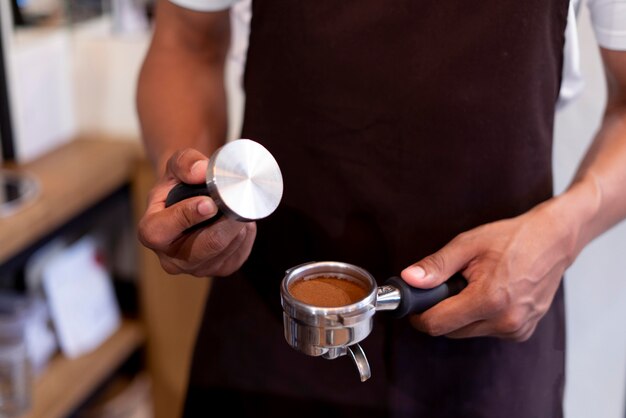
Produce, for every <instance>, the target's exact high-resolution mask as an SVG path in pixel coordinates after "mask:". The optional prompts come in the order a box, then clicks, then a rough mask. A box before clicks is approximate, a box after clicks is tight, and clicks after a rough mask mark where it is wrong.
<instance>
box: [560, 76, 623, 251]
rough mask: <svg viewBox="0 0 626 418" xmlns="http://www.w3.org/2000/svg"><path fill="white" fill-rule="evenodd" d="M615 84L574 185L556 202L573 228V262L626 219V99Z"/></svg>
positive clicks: (611, 81)
mask: <svg viewBox="0 0 626 418" xmlns="http://www.w3.org/2000/svg"><path fill="white" fill-rule="evenodd" d="M615 82H616V80H610V79H609V87H610V88H609V99H608V104H607V108H606V111H605V115H604V118H603V121H602V124H601V126H600V128H599V130H598V131H597V134H596V136H595V138H594V140H593V142H592V144H591V146H590V147H589V149H588V151H587V153H586V154H585V156H584V158H583V160H582V162H581V164H580V166H579V168H578V170H577V172H576V174H575V176H574V179H573V181H572V183H571V185H570V186H569V187H568V189H567V190H566V191H565V192H564V193H563V194H562V195H560V196H559V197H557V198H556V199H553V200H554V202H553V206H554V208H555V209H556V211H557V213H558V216H562V217H563V220H564V221H565V222H568V223H569V225H571V228H572V231H571V232H572V235H571V248H570V250H571V253H572V254H571V255H572V258H573V257H575V256H576V255H577V254H578V253H579V252H580V251H581V250H582V249H583V248H584V247H585V246H586V245H587V244H588V243H589V242H591V241H592V240H593V239H595V238H596V237H598V236H599V235H601V234H602V233H604V232H605V231H607V230H608V229H610V228H611V227H612V226H614V225H615V224H617V223H618V222H620V221H621V220H623V219H625V218H626V98H625V97H623V96H622V95H621V94H618V93H617V92H619V91H621V89H620V88H617V87H616V86H611V83H615ZM611 87H613V88H611ZM611 92H612V93H611Z"/></svg>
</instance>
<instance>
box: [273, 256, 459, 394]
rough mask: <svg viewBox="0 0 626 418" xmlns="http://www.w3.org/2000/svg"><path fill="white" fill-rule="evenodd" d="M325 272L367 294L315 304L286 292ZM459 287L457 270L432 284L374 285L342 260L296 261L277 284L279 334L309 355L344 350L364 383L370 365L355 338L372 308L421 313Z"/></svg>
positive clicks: (366, 328)
mask: <svg viewBox="0 0 626 418" xmlns="http://www.w3.org/2000/svg"><path fill="white" fill-rule="evenodd" d="M329 276H332V277H335V278H339V279H344V280H349V281H352V282H353V283H355V284H357V285H359V286H360V287H361V288H363V289H364V290H365V291H366V292H367V294H366V295H365V296H364V297H363V298H362V299H360V300H358V301H356V302H354V303H351V304H349V305H344V306H337V307H321V306H314V305H309V304H307V303H304V302H302V301H301V300H299V299H297V298H295V297H294V296H293V294H292V293H291V291H290V288H291V285H292V284H293V283H295V282H297V281H299V280H309V279H315V278H317V277H329ZM465 286H467V281H466V280H465V278H464V277H463V276H462V275H461V274H460V273H457V274H455V275H454V276H452V277H451V278H449V279H448V280H447V281H446V282H445V283H442V284H440V285H439V286H437V287H435V288H432V289H417V288H414V287H412V286H409V285H408V284H407V283H406V282H405V281H404V280H402V279H401V278H399V277H391V278H389V279H388V280H387V281H386V282H385V283H384V284H383V285H382V286H378V285H377V284H376V280H374V277H373V276H372V275H371V274H370V273H369V272H368V271H367V270H365V269H363V268H361V267H358V266H355V265H352V264H348V263H342V262H337V261H321V262H310V263H305V264H301V265H299V266H296V267H294V268H291V269H289V270H287V272H286V275H285V277H284V278H283V280H282V282H281V285H280V299H281V304H282V307H283V327H284V334H285V339H286V340H287V343H288V344H289V345H290V346H291V347H292V348H294V349H296V350H297V351H300V352H301V353H304V354H306V355H309V356H321V357H322V358H325V359H335V358H337V357H340V356H344V355H346V354H349V355H350V356H351V357H352V360H353V361H354V364H355V365H356V367H357V369H358V371H359V376H360V378H361V381H362V382H364V381H366V380H367V379H369V378H370V376H371V370H370V366H369V363H368V361H367V357H366V356H365V352H364V351H363V348H361V346H360V345H359V344H358V343H359V342H360V341H362V340H364V339H365V338H366V337H367V336H368V335H369V334H370V332H371V331H372V327H373V325H374V314H375V313H376V312H377V311H388V312H389V313H390V314H391V315H393V316H394V317H396V318H401V317H403V316H405V315H408V314H410V313H421V312H424V311H426V310H427V309H430V308H431V307H433V306H435V305H436V304H437V303H439V302H441V301H442V300H444V299H446V298H448V297H451V296H454V295H456V294H458V293H459V292H460V291H461V290H463V289H464V288H465ZM416 332H417V331H416Z"/></svg>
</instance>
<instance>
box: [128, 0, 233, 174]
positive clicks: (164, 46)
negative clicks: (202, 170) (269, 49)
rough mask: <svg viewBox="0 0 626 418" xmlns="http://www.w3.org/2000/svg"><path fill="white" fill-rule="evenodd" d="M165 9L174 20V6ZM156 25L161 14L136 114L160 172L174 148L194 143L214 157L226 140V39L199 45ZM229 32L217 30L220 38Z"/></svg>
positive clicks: (141, 81)
mask: <svg viewBox="0 0 626 418" xmlns="http://www.w3.org/2000/svg"><path fill="white" fill-rule="evenodd" d="M162 7H164V9H165V10H163V13H164V14H165V13H170V14H169V15H167V18H171V13H172V11H171V10H168V8H171V7H172V6H171V5H170V4H167V3H166V2H163V4H162ZM227 16H228V15H227V14H226V20H227ZM163 18H165V17H163ZM220 20H221V21H222V22H223V21H224V18H222V19H220ZM184 23H185V22H182V24H184ZM158 25H159V21H158V16H157V30H156V32H155V36H154V39H153V42H152V44H151V46H150V50H149V51H148V54H147V56H146V59H145V61H144V64H143V66H142V69H141V72H140V75H139V80H138V86H137V112H138V116H139V122H140V126H141V131H142V138H143V141H144V144H145V147H146V150H147V153H148V156H149V158H150V160H151V161H152V163H153V165H154V167H155V169H156V170H158V172H159V173H162V172H163V169H164V165H165V162H166V161H167V159H168V158H169V157H170V156H171V155H172V153H173V152H174V151H176V150H180V149H184V148H188V147H191V148H196V149H198V150H199V151H201V152H203V153H204V154H205V155H210V153H211V152H212V151H213V150H214V149H216V148H217V147H218V146H220V145H221V144H223V143H224V141H225V140H226V132H227V114H226V93H225V88H224V60H225V55H226V51H227V41H226V40H224V39H220V40H219V41H220V42H217V45H216V43H213V44H208V45H205V44H199V45H195V44H194V43H193V42H190V41H189V39H187V38H186V37H185V36H186V35H185V33H182V34H176V35H173V34H172V31H171V30H170V31H168V32H160V31H159V30H158V27H159V26H158ZM227 31H228V28H217V29H215V30H214V32H218V33H220V34H221V35H220V36H221V37H222V38H226V37H227V35H223V34H222V33H223V32H227Z"/></svg>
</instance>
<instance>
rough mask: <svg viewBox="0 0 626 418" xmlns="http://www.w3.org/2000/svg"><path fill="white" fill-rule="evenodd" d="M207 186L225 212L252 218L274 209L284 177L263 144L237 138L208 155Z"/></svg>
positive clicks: (259, 217)
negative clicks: (209, 157) (209, 156)
mask: <svg viewBox="0 0 626 418" xmlns="http://www.w3.org/2000/svg"><path fill="white" fill-rule="evenodd" d="M207 188H208V190H209V194H210V195H211V197H212V198H213V199H214V200H215V201H216V204H217V205H218V206H219V207H220V209H221V210H222V211H223V212H225V214H227V215H229V216H231V217H234V218H235V219H238V220H241V221H251V220H256V219H262V218H265V217H267V216H269V215H270V214H271V213H272V212H274V210H276V208H277V207H278V204H279V203H280V200H281V198H282V195H283V178H282V174H281V172H280V167H279V166H278V163H277V162H276V160H275V159H274V157H273V156H272V154H271V153H270V152H269V151H268V150H267V149H266V148H265V147H263V146H262V145H261V144H259V143H258V142H255V141H252V140H249V139H237V140H234V141H231V142H228V143H227V144H226V145H224V146H222V147H221V148H219V149H218V150H217V151H216V152H215V153H214V154H213V155H212V156H211V159H210V160H209V166H208V169H207Z"/></svg>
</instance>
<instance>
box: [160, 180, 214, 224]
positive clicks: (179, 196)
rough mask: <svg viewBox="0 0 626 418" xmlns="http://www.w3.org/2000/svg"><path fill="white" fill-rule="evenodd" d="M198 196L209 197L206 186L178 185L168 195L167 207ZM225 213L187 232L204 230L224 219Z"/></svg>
mask: <svg viewBox="0 0 626 418" xmlns="http://www.w3.org/2000/svg"><path fill="white" fill-rule="evenodd" d="M196 196H209V197H211V195H210V194H209V189H208V188H207V187H206V184H187V183H178V184H177V185H176V186H174V187H172V190H170V192H169V193H168V194H167V198H165V207H166V208H167V207H170V206H172V205H173V204H174V203H178V202H180V201H181V200H185V199H189V198H191V197H196ZM222 215H223V213H222V211H220V210H219V208H218V211H217V214H216V215H215V216H213V217H212V218H210V219H207V220H206V221H202V222H200V223H199V224H196V225H194V226H192V227H190V228H187V229H186V230H185V232H193V231H195V230H197V229H200V228H204V227H206V226H209V225H211V224H212V223H214V222H215V221H217V220H218V219H220V218H221V217H222Z"/></svg>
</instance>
